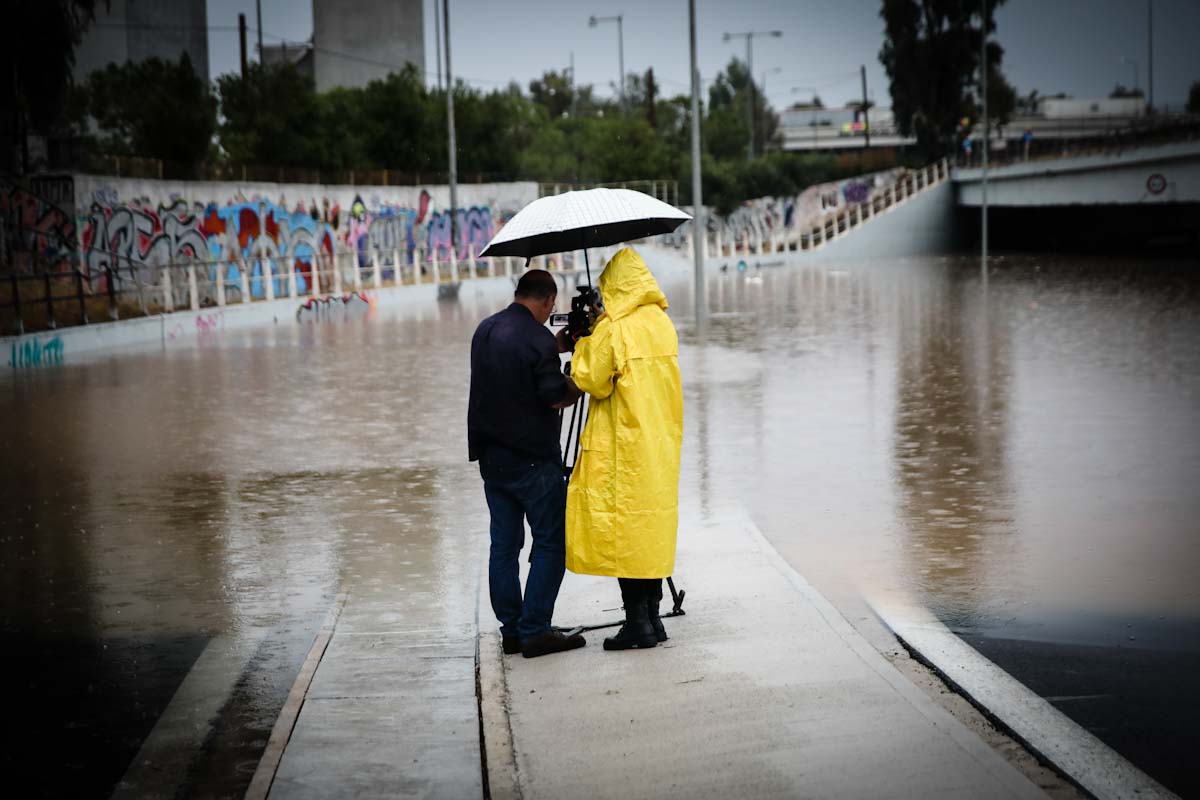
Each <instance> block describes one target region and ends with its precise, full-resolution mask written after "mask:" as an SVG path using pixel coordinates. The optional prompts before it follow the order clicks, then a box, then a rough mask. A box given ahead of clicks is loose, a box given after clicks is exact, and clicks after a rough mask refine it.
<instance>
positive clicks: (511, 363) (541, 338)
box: [467, 270, 586, 658]
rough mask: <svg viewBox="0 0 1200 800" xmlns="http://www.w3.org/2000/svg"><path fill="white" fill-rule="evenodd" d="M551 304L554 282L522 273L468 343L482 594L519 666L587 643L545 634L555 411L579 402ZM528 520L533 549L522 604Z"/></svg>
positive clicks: (556, 540)
mask: <svg viewBox="0 0 1200 800" xmlns="http://www.w3.org/2000/svg"><path fill="white" fill-rule="evenodd" d="M557 298H558V286H557V284H556V283H555V281H554V276H553V275H551V274H550V273H549V272H546V271H545V270H529V271H527V272H526V273H525V274H524V275H522V276H521V278H520V280H519V281H518V282H517V288H516V292H515V294H514V297H513V302H512V304H511V305H509V306H508V307H507V308H505V309H504V310H503V311H500V312H499V313H497V314H493V315H492V316H490V317H488V318H487V319H485V320H484V321H483V322H481V323H480V324H479V327H478V328H477V329H476V331H475V335H474V337H473V338H472V340H471V393H470V399H469V402H468V410H467V440H468V450H469V458H470V460H472V461H478V462H479V474H480V476H481V477H482V478H483V491H484V496H485V497H486V498H487V504H488V511H489V512H490V514H491V549H490V553H489V558H488V589H489V592H490V595H491V602H492V610H493V611H494V612H495V614H496V618H497V619H498V620H499V621H500V635H501V637H502V643H503V648H504V652H505V653H507V654H510V655H511V654H515V653H518V652H519V653H522V654H523V655H524V656H525V657H526V658H533V657H536V656H543V655H547V654H550V653H558V652H562V651H564V650H573V649H575V648H577V647H583V646H584V644H585V643H586V642H585V641H584V638H583V637H582V636H580V635H579V634H574V635H571V636H568V635H565V634H564V633H562V632H561V631H558V630H555V629H554V628H553V626H552V625H551V619H552V617H553V616H554V603H555V601H556V600H557V599H558V590H559V587H560V586H561V584H562V579H563V574H564V571H565V565H564V558H565V542H564V535H565V534H564V515H565V511H566V491H567V487H566V478H565V477H564V474H563V462H562V453H561V452H560V450H559V441H558V429H559V422H558V416H559V414H558V412H559V409H561V408H564V407H566V406H570V405H572V404H574V403H575V401H576V400H578V399H579V397H580V392H579V390H578V389H577V388H576V387H575V384H574V383H573V382H572V381H571V379H570V378H568V377H566V376H565V375H564V374H563V372H562V369H561V368H560V365H559V358H558V354H559V353H560V352H562V351H563V350H564V348H565V344H564V342H565V340H564V339H563V338H562V337H558V338H556V337H555V336H554V334H552V333H551V332H550V329H549V328H547V327H546V321H547V320H548V319H549V318H550V314H551V312H552V311H553V310H554V305H555V302H556V300H557ZM525 520H528V521H529V529H530V533H531V535H532V539H533V543H532V545H531V554H530V567H529V576H528V578H527V579H526V582H525V594H524V596H523V597H522V594H521V579H520V571H519V558H520V555H521V550H522V548H523V547H524V544H525V526H524V521H525Z"/></svg>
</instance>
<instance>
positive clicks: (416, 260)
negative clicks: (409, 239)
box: [412, 245, 424, 286]
mask: <svg viewBox="0 0 1200 800" xmlns="http://www.w3.org/2000/svg"><path fill="white" fill-rule="evenodd" d="M422 263H424V259H423V258H422V253H421V246H420V245H417V246H416V247H414V248H413V263H412V271H413V285H414V286H416V285H419V284H420V283H421V264H422Z"/></svg>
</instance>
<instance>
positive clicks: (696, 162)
mask: <svg viewBox="0 0 1200 800" xmlns="http://www.w3.org/2000/svg"><path fill="white" fill-rule="evenodd" d="M688 36H689V44H690V46H691V51H692V260H693V263H694V267H695V273H696V297H695V301H694V302H695V304H696V328H697V329H703V327H704V319H705V317H706V316H707V314H706V312H707V310H708V309H707V306H706V302H707V301H706V300H705V298H704V243H705V239H706V238H707V233H708V225H707V223H706V222H705V220H704V198H703V197H701V195H700V189H701V181H700V68H699V66H697V64H696V0H688Z"/></svg>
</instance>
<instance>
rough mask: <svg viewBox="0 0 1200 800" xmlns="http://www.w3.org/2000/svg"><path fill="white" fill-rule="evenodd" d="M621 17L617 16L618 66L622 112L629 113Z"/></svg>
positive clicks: (623, 31)
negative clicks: (626, 98) (626, 97)
mask: <svg viewBox="0 0 1200 800" xmlns="http://www.w3.org/2000/svg"><path fill="white" fill-rule="evenodd" d="M621 17H622V15H621V14H617V66H618V67H619V68H620V70H621V110H622V111H624V112H625V113H629V104H628V103H627V102H626V100H625V30H624V28H623V27H622V24H621Z"/></svg>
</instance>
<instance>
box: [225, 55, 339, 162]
mask: <svg viewBox="0 0 1200 800" xmlns="http://www.w3.org/2000/svg"><path fill="white" fill-rule="evenodd" d="M217 95H218V97H219V98H220V109H221V116H222V118H223V120H222V122H221V125H220V128H219V133H220V143H221V148H222V149H223V150H224V151H225V153H226V154H227V155H228V157H229V158H230V159H231V160H232V161H233V162H235V163H244V164H269V165H272V166H283V167H293V166H294V167H320V166H322V165H323V164H324V153H325V146H324V145H325V141H324V139H325V135H324V132H325V130H326V124H325V122H326V121H325V120H324V119H322V116H321V113H320V110H321V109H320V104H318V102H317V95H316V91H315V89H314V86H313V81H312V79H311V78H308V77H306V76H304V75H302V74H301V73H300V72H299V71H298V70H297V69H296V68H295V67H294V66H293V65H291V64H278V65H268V66H266V67H265V68H264V67H263V66H262V65H260V64H249V65H248V69H247V72H246V78H245V80H243V79H242V77H241V76H240V75H238V74H234V73H230V74H227V75H222V76H220V77H219V78H217Z"/></svg>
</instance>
